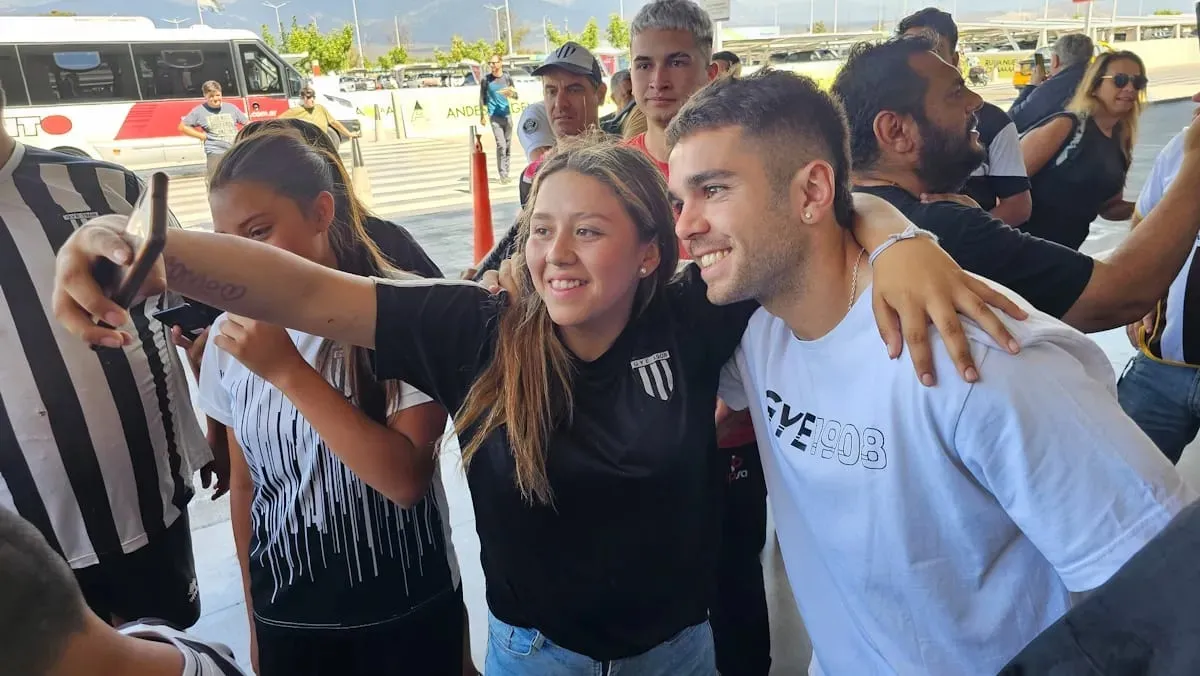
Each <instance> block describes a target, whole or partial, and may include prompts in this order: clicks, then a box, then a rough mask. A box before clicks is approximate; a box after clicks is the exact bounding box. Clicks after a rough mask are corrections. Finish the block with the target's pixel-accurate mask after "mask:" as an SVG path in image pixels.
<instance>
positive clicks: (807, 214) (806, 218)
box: [804, 211, 812, 223]
mask: <svg viewBox="0 0 1200 676" xmlns="http://www.w3.org/2000/svg"><path fill="white" fill-rule="evenodd" d="M811 220H812V212H811V211H806V212H804V222H805V223H807V222H809V221H811Z"/></svg>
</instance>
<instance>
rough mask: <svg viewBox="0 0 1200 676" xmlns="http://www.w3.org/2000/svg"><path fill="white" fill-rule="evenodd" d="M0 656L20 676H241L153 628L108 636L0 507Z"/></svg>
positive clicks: (144, 625) (21, 524) (40, 542)
mask: <svg viewBox="0 0 1200 676" xmlns="http://www.w3.org/2000/svg"><path fill="white" fill-rule="evenodd" d="M0 655H3V658H0V660H2V664H3V667H2V670H3V671H4V673H6V674H19V675H20V676H71V675H73V674H88V675H89V676H241V674H242V671H241V669H239V668H238V666H237V663H236V662H235V661H234V659H233V653H232V652H231V651H230V650H229V648H227V647H225V646H224V645H221V644H218V643H205V642H203V641H200V640H198V639H196V638H195V637H192V636H188V635H187V634H184V633H183V632H180V631H177V630H175V629H172V628H171V627H168V626H166V625H163V624H161V623H159V622H156V621H154V620H142V621H140V622H136V623H133V624H128V625H126V626H123V627H121V628H120V629H114V628H113V627H111V626H109V625H108V624H107V623H106V622H105V621H104V620H102V619H100V618H99V617H97V616H96V614H95V613H93V612H92V611H91V609H89V608H88V605H87V603H86V602H85V601H84V600H83V594H82V593H80V591H79V585H78V584H76V582H75V578H74V577H73V576H72V575H71V569H70V568H69V567H68V566H67V564H66V563H65V562H64V561H63V560H62V557H60V556H58V554H57V553H55V551H54V550H53V549H51V547H50V545H49V544H47V542H46V539H45V538H44V537H42V535H41V533H39V532H38V530H37V529H36V528H34V527H33V526H32V525H31V524H30V523H28V522H27V521H25V520H24V519H22V518H21V517H19V516H17V515H16V514H14V513H13V512H10V511H8V510H7V509H4V508H3V507H0Z"/></svg>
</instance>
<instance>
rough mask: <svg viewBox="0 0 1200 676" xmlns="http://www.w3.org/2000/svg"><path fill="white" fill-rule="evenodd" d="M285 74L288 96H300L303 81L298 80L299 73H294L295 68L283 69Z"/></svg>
mask: <svg viewBox="0 0 1200 676" xmlns="http://www.w3.org/2000/svg"><path fill="white" fill-rule="evenodd" d="M284 71H285V72H286V74H287V84H288V96H291V97H297V96H300V90H301V89H304V81H303V80H301V79H300V73H297V72H296V69H295V68H285V69H284Z"/></svg>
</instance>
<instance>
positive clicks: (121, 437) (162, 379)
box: [0, 90, 211, 627]
mask: <svg viewBox="0 0 1200 676" xmlns="http://www.w3.org/2000/svg"><path fill="white" fill-rule="evenodd" d="M2 114H3V91H2V90H0V116H2ZM141 191H142V185H141V182H140V181H139V180H138V178H137V177H136V176H134V175H133V174H132V173H130V172H128V171H126V170H124V169H122V168H120V167H117V166H114V165H110V164H106V163H103V162H96V161H93V160H90V159H87V158H79V157H73V156H68V155H62V154H59V153H54V152H50V151H46V150H41V149H38V148H33V147H28V146H25V145H24V144H22V143H20V142H17V141H16V140H14V139H13V138H12V137H11V136H9V135H8V134H7V132H5V131H4V130H3V127H0V507H7V508H11V509H13V510H15V511H16V512H17V513H19V514H20V515H21V516H23V517H24V518H25V519H27V520H28V521H30V522H31V523H32V524H33V525H34V526H36V527H37V528H38V530H40V531H41V532H42V533H43V534H44V535H45V537H46V539H47V540H48V541H49V543H50V545H51V546H52V547H53V548H54V549H55V550H56V551H57V552H58V553H59V554H61V555H62V556H63V557H64V558H65V559H66V560H67V562H68V563H69V564H70V566H71V568H72V569H74V570H75V574H76V576H77V578H78V581H79V584H80V586H81V587H82V588H83V593H84V597H85V598H86V599H87V601H88V604H89V605H90V606H91V607H92V609H93V610H94V611H95V612H96V613H97V614H98V615H99V616H100V617H103V618H105V619H106V620H108V621H110V622H113V623H119V622H121V621H123V620H127V619H132V618H137V617H143V616H154V617H161V618H163V619H165V620H168V621H170V622H172V623H173V624H175V625H177V626H180V627H187V626H191V625H192V624H193V623H195V621H196V620H197V619H198V618H199V614H200V600H199V594H198V592H197V589H196V576H195V572H194V563H193V557H192V545H191V532H190V530H189V526H188V519H187V504H188V501H189V500H190V499H191V497H192V494H193V490H192V485H191V479H190V477H191V474H192V471H193V468H199V467H200V466H201V465H204V464H205V463H207V462H209V460H211V451H210V450H209V449H208V445H207V443H206V442H205V440H204V436H203V434H202V433H201V430H200V427H199V424H198V423H197V421H196V417H195V413H194V411H193V409H192V406H191V399H190V397H189V394H188V389H187V382H186V379H185V378H186V376H185V372H184V371H183V368H182V366H181V364H180V360H179V355H178V353H177V352H176V350H175V348H174V346H173V345H172V341H171V335H170V331H169V327H165V326H163V325H162V324H160V323H159V322H157V321H155V320H154V319H153V318H152V317H151V314H152V313H153V312H156V311H157V310H159V309H164V308H165V307H166V306H167V302H168V301H167V299H166V298H163V297H156V298H152V299H150V300H148V301H146V302H145V303H143V304H139V305H137V306H135V307H134V308H132V311H131V316H132V318H133V319H132V323H133V326H130V327H127V328H128V329H130V330H131V331H132V332H133V333H134V334H135V335H137V336H138V337H139V338H140V340H137V341H134V343H133V344H132V345H130V346H127V347H125V348H123V349H113V350H100V351H92V350H89V349H87V348H86V347H83V346H81V345H80V344H79V342H78V341H76V340H73V339H72V338H71V336H70V335H69V334H68V333H67V332H66V331H64V330H63V329H62V328H61V327H60V326H59V325H58V324H57V322H55V321H54V319H53V316H52V315H51V308H50V303H51V301H50V297H51V296H50V294H51V291H52V288H53V283H54V254H55V252H56V251H58V248H59V247H60V246H61V245H62V243H63V242H64V241H66V239H67V237H69V236H70V235H71V233H72V232H74V230H75V228H76V227H78V226H79V225H82V224H83V223H84V222H85V221H87V220H88V219H90V218H94V217H96V216H98V215H102V214H111V213H120V214H128V213H129V212H130V211H131V210H132V206H131V205H133V204H134V203H136V201H137V198H138V196H139V195H140V193H141Z"/></svg>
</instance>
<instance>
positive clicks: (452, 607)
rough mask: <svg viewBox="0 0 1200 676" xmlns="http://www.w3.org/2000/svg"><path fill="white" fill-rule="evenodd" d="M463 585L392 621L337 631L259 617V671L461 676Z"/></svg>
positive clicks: (284, 675)
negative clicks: (277, 623) (287, 624)
mask: <svg viewBox="0 0 1200 676" xmlns="http://www.w3.org/2000/svg"><path fill="white" fill-rule="evenodd" d="M463 615H464V611H463V596H462V587H459V588H458V589H455V590H454V591H447V592H446V593H444V594H442V595H441V596H439V597H437V598H435V599H432V600H430V601H429V602H427V603H426V604H425V605H424V606H422V607H421V608H419V609H417V610H414V611H413V612H412V613H410V614H408V615H407V616H405V617H403V618H400V619H397V620H395V621H393V622H388V623H387V624H383V625H377V626H373V627H363V628H358V629H339V630H333V631H326V630H312V629H284V628H281V627H277V626H273V625H267V624H264V623H262V622H257V621H256V622H255V634H256V636H257V638H258V666H259V670H258V673H259V676H326V675H327V674H337V675H338V676H393V675H395V674H399V675H401V676H462V673H463V635H464V632H465V631H466V619H465V618H464V617H463Z"/></svg>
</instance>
